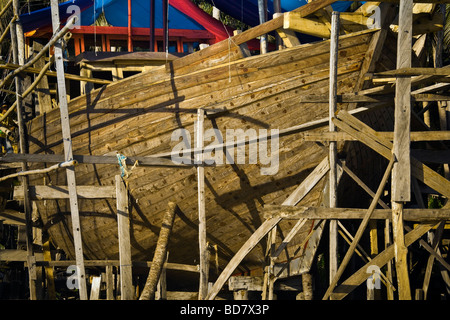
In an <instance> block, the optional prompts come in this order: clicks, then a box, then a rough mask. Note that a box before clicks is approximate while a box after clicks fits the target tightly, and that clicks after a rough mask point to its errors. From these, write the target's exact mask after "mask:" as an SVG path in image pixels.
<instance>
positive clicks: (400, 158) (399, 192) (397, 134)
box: [392, 0, 413, 300]
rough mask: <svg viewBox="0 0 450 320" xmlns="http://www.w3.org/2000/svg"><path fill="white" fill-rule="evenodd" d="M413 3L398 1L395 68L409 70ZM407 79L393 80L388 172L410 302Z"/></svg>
mask: <svg viewBox="0 0 450 320" xmlns="http://www.w3.org/2000/svg"><path fill="white" fill-rule="evenodd" d="M412 9H413V0H400V8H399V18H398V20H399V30H398V42H397V68H398V69H399V68H409V67H411V59H412V58H411V48H412V16H413V14H412ZM410 126H411V78H410V77H402V76H399V77H397V80H396V90H395V123H394V155H395V157H396V159H397V163H396V164H395V165H394V168H393V171H392V201H393V202H392V227H393V236H394V246H395V261H396V269H397V281H398V289H399V299H401V300H411V290H410V287H409V275H408V265H407V258H406V256H407V248H406V246H405V240H404V234H403V203H404V202H406V201H411V163H410Z"/></svg>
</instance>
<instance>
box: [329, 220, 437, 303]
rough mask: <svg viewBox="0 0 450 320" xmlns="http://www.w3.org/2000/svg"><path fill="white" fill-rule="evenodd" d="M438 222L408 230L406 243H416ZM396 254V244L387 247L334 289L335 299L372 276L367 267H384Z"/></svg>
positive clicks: (343, 296)
mask: <svg viewBox="0 0 450 320" xmlns="http://www.w3.org/2000/svg"><path fill="white" fill-rule="evenodd" d="M436 223H437V222H434V223H424V224H420V225H418V226H417V227H416V228H414V230H412V231H410V232H408V233H407V234H406V235H405V244H406V245H407V246H409V245H411V244H412V243H414V242H415V241H416V240H418V239H419V238H420V237H422V236H423V235H424V234H425V233H427V232H428V231H429V230H431V229H432V228H433V227H434V226H435V225H436ZM394 255H395V253H394V246H390V247H388V248H386V249H385V250H384V251H383V252H381V253H380V254H378V255H377V256H376V257H374V258H373V259H372V260H371V261H369V262H368V263H367V264H365V265H364V266H363V267H361V268H360V269H359V270H358V271H357V272H355V273H354V274H353V275H351V276H350V277H349V278H348V279H347V280H345V281H344V282H342V284H341V285H340V286H339V287H337V288H336V289H335V290H334V292H333V299H335V300H336V299H339V300H341V299H343V298H345V297H346V296H347V295H348V294H349V293H350V292H352V291H353V290H354V289H356V288H357V287H358V286H359V285H360V284H362V283H363V282H364V281H365V280H366V279H367V278H368V277H369V276H370V274H369V273H367V269H368V268H369V267H370V266H378V267H379V268H382V267H383V266H384V265H385V264H386V263H387V262H388V261H389V260H391V259H392V258H394Z"/></svg>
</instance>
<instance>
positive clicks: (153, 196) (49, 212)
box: [28, 30, 377, 270]
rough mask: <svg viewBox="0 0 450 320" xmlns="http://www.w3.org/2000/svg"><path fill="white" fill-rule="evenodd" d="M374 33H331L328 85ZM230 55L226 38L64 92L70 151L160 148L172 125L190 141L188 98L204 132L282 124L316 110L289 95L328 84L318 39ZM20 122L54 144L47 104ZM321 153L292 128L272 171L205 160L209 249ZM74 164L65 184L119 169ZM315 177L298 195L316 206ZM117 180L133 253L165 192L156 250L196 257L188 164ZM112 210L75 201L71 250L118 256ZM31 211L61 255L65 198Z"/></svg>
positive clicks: (57, 133) (152, 227)
mask: <svg viewBox="0 0 450 320" xmlns="http://www.w3.org/2000/svg"><path fill="white" fill-rule="evenodd" d="M376 32H377V31H373V30H372V31H364V32H358V33H353V34H349V35H346V36H341V37H340V42H339V59H338V62H339V65H338V93H350V92H355V91H358V90H359V89H360V88H358V86H359V83H360V80H361V78H362V76H363V75H362V73H363V72H362V65H363V63H364V61H365V59H367V54H366V53H367V50H368V48H369V45H370V43H371V41H372V39H373V38H374V35H376ZM239 55H240V51H239V48H238V47H236V46H231V47H230V50H229V52H228V54H227V55H226V56H224V57H223V56H222V57H220V56H218V57H216V59H215V57H212V58H210V59H207V60H205V61H200V63H197V64H195V65H183V64H182V62H183V60H182V59H184V58H180V59H178V60H177V66H178V67H177V68H174V67H173V66H172V65H171V64H168V65H167V66H162V67H160V68H157V69H154V70H151V71H149V72H146V73H142V74H139V75H136V76H133V77H131V78H127V79H124V80H122V81H120V82H117V83H113V84H111V85H107V86H105V87H102V88H101V89H97V90H95V91H92V92H91V93H89V94H87V95H86V96H81V97H78V98H76V99H74V100H72V101H70V103H69V112H70V125H71V133H72V139H73V141H72V143H73V154H77V155H106V154H109V155H110V154H115V152H119V153H120V154H123V155H125V156H128V157H132V156H151V155H157V154H161V153H167V152H171V151H172V149H173V148H174V147H175V146H176V145H177V144H179V143H180V142H179V141H178V140H177V141H172V140H173V139H172V134H173V132H174V131H175V130H177V129H185V130H187V131H186V132H188V133H189V134H190V135H191V141H192V143H193V141H194V122H195V120H196V119H197V109H199V108H202V109H204V110H205V111H206V113H207V114H208V111H215V112H216V113H212V116H211V117H206V118H205V121H204V125H205V130H207V129H211V128H215V129H217V130H219V131H220V132H222V133H223V134H224V133H225V132H226V130H227V129H242V130H244V131H245V130H249V129H254V130H255V131H256V132H262V131H261V130H262V129H266V130H271V129H283V128H288V127H291V126H294V125H299V124H303V123H307V122H309V121H313V120H317V119H321V118H324V117H327V116H328V104H327V103H299V102H298V101H299V96H302V95H311V94H327V93H328V86H329V84H328V77H329V41H322V42H318V43H313V44H305V45H300V46H297V47H293V48H288V49H284V50H280V51H276V52H271V53H268V54H265V55H261V56H253V57H247V58H239V59H236V57H239ZM187 57H189V56H187ZM231 57H232V58H231ZM187 61H188V60H187ZM340 107H342V108H349V105H348V104H340ZM218 110H219V111H220V112H217V111H218ZM210 113H211V112H210ZM317 130H324V129H317ZM28 132H29V141H30V153H42V154H44V153H47V154H63V145H62V136H61V126H60V119H59V110H53V111H51V112H49V113H47V114H45V115H42V116H40V117H38V118H36V119H34V120H33V121H31V123H30V125H29V131H28ZM208 143H209V142H205V144H206V145H207V144H208ZM247 148H248V147H247ZM269 149H270V147H269ZM326 154H327V152H326V150H324V149H323V148H321V147H320V146H318V145H317V144H316V143H315V142H308V141H302V139H301V136H299V135H297V134H293V135H288V136H284V137H280V139H279V166H278V167H277V170H276V173H275V174H273V175H262V174H261V168H264V167H267V165H264V164H262V163H260V162H259V161H258V162H257V163H256V164H249V161H248V155H247V157H246V159H247V160H246V161H245V164H225V165H218V166H214V167H205V185H206V188H205V196H206V215H207V222H206V223H207V227H206V228H207V238H208V242H209V243H210V244H211V245H216V246H217V248H218V256H219V264H220V267H223V266H224V265H226V263H227V262H228V261H229V260H230V258H231V257H232V256H233V255H234V253H235V252H236V251H237V250H239V248H240V246H241V245H242V244H243V243H244V242H245V241H246V239H248V238H249V237H250V235H251V234H252V233H253V232H254V231H255V230H256V229H257V228H258V227H259V226H260V224H261V223H262V222H263V220H264V218H263V215H262V210H261V209H262V207H263V206H264V205H265V204H275V205H276V204H281V203H282V202H283V201H284V200H285V199H286V198H287V197H289V195H290V194H291V193H292V192H293V191H294V190H295V188H296V187H297V186H298V185H299V184H300V183H301V182H302V181H303V180H304V179H305V177H306V176H307V175H308V174H309V173H310V172H311V171H312V170H313V169H314V168H315V166H316V165H317V164H318V163H320V162H321V161H322V160H323V158H324V157H325V156H326ZM75 172H76V181H77V185H80V186H81V185H87V186H92V185H94V186H113V185H114V184H115V176H116V175H118V174H120V168H119V166H118V165H105V164H95V165H92V164H79V165H77V166H76V169H75ZM324 180H325V179H322V180H321V181H320V182H319V183H318V185H317V186H316V187H315V188H314V189H313V190H312V191H311V192H310V193H309V194H308V195H307V196H306V197H305V198H304V199H303V200H302V201H301V202H300V205H306V206H318V205H320V203H321V201H322V190H323V188H324V185H325V181H324ZM43 181H44V182H43ZM31 183H32V184H34V185H42V184H43V183H45V184H52V185H65V184H66V175H65V172H64V171H63V170H61V171H57V172H54V173H52V174H48V175H46V176H45V177H44V178H43V177H36V178H34V179H33V180H32V181H31ZM127 185H128V190H129V194H130V197H131V198H130V199H131V201H130V219H131V221H130V223H131V247H132V256H133V259H138V260H151V258H152V256H153V250H154V248H155V246H156V241H157V239H158V235H159V230H160V227H161V223H162V219H163V216H164V213H165V211H166V210H167V206H168V202H169V201H173V202H175V203H177V205H178V206H179V208H180V212H179V213H178V215H177V217H176V219H175V223H174V226H173V230H172V236H171V240H170V244H169V248H168V250H169V252H170V258H169V259H170V262H177V263H186V264H196V263H198V256H199V252H198V218H197V214H198V205H197V178H196V169H195V167H189V168H173V167H172V168H169V167H144V166H142V167H140V166H137V167H135V168H134V169H133V171H132V174H131V175H130V177H129V178H128V179H127ZM115 208H116V205H115V201H114V200H111V199H101V200H92V199H79V209H80V216H81V228H82V237H83V250H84V253H85V255H86V257H87V258H88V259H117V258H118V240H117V221H116V218H117V216H116V209H115ZM37 210H38V212H39V214H40V216H41V219H42V221H43V223H44V226H46V228H47V230H48V232H49V234H50V236H51V239H52V241H53V242H54V244H55V245H56V246H58V247H59V248H61V249H63V250H64V251H65V252H66V253H67V254H68V255H69V256H72V257H73V238H72V231H71V230H72V227H71V223H70V209H69V204H68V201H66V200H42V201H37ZM292 226H293V225H292V222H286V223H285V224H280V230H281V234H284V235H286V234H287V233H288V232H289V230H290V228H292ZM311 227H312V225H311V224H308V223H306V224H305V226H304V227H303V228H302V230H300V232H299V233H298V235H297V237H296V238H295V239H294V240H293V241H292V242H291V244H290V246H289V250H288V252H289V254H295V252H297V250H296V249H297V247H296V246H297V245H298V244H299V243H301V242H302V239H303V238H304V237H305V235H306V234H307V233H308V232H309V231H310V230H311ZM264 252H265V247H264V244H261V245H259V246H258V247H256V248H255V249H254V250H252V251H251V252H250V253H249V254H248V256H247V257H246V259H245V260H244V262H243V263H242V267H243V268H244V269H243V270H252V269H257V268H260V267H261V266H262V264H263V262H264ZM283 254H284V253H283ZM291 257H292V255H291Z"/></svg>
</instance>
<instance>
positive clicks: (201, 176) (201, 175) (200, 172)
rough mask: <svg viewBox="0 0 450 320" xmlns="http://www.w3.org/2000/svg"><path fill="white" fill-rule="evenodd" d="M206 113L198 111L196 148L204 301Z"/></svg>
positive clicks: (202, 294) (204, 293)
mask: <svg viewBox="0 0 450 320" xmlns="http://www.w3.org/2000/svg"><path fill="white" fill-rule="evenodd" d="M204 117H205V111H204V110H203V109H198V110H197V122H196V137H195V138H196V139H195V147H196V148H197V149H199V150H200V151H198V152H197V153H196V154H195V159H196V164H197V184H198V242H199V254H200V283H199V293H198V299H199V300H204V299H205V298H206V296H207V295H208V273H209V270H208V269H209V264H208V260H209V259H208V257H209V254H208V252H207V250H208V248H207V243H206V209H205V167H204V166H203V152H202V151H201V149H202V148H203V124H204Z"/></svg>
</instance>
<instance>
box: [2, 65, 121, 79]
mask: <svg viewBox="0 0 450 320" xmlns="http://www.w3.org/2000/svg"><path fill="white" fill-rule="evenodd" d="M38 60H39V59H38ZM19 67H20V66H19V65H17V64H14V63H4V64H0V69H6V70H17V69H18V68H19ZM20 72H26V73H32V74H39V73H40V72H41V69H40V68H35V67H27V68H23V69H22V70H21V71H20ZM44 74H45V75H46V76H47V77H57V73H56V72H55V71H46V72H45V73H44ZM65 77H66V79H69V80H75V81H85V82H89V83H96V84H110V83H112V81H111V80H104V79H96V78H91V77H83V76H79V75H76V74H70V73H66V74H65Z"/></svg>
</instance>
